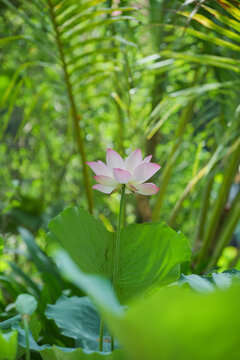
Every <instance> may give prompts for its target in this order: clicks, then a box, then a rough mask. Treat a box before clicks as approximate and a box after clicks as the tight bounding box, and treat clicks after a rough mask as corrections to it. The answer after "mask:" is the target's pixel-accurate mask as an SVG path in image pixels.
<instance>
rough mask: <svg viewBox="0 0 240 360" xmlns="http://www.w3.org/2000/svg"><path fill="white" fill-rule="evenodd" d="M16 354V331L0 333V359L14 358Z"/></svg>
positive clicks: (11, 359) (10, 359) (12, 359)
mask: <svg viewBox="0 0 240 360" xmlns="http://www.w3.org/2000/svg"><path fill="white" fill-rule="evenodd" d="M16 354H17V331H11V332H8V333H5V334H3V333H0V360H15V359H16Z"/></svg>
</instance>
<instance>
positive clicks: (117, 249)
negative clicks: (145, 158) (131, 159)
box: [111, 185, 125, 351]
mask: <svg viewBox="0 0 240 360" xmlns="http://www.w3.org/2000/svg"><path fill="white" fill-rule="evenodd" d="M124 195H125V185H123V187H122V191H121V201H120V209H119V215H118V227H117V237H116V243H115V247H114V254H113V256H114V263H113V276H112V285H113V288H114V289H116V280H117V272H118V265H119V252H120V243H121V228H122V220H123V213H124ZM111 350H112V351H113V350H114V336H113V335H112V336H111Z"/></svg>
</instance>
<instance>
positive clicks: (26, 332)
mask: <svg viewBox="0 0 240 360" xmlns="http://www.w3.org/2000/svg"><path fill="white" fill-rule="evenodd" d="M23 327H24V330H25V338H26V360H30V359H31V357H30V350H29V326H28V315H23Z"/></svg>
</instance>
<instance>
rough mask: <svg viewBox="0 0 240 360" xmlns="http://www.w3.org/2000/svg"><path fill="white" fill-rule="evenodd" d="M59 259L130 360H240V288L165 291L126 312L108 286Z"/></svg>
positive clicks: (67, 260)
mask: <svg viewBox="0 0 240 360" xmlns="http://www.w3.org/2000/svg"><path fill="white" fill-rule="evenodd" d="M56 258H57V261H58V262H59V263H61V269H62V271H63V272H64V273H65V275H66V276H67V277H68V279H70V278H71V279H72V281H73V282H74V283H75V284H78V286H79V287H81V288H82V289H83V290H84V291H86V290H87V289H88V293H89V295H90V296H91V297H92V298H93V299H94V302H95V303H96V305H97V307H98V308H99V310H100V311H101V312H102V314H103V316H104V318H105V320H106V322H107V324H108V326H109V328H110V329H111V330H112V332H113V333H114V335H115V336H116V337H117V338H118V340H119V341H120V343H121V344H122V346H123V348H124V349H125V350H126V351H127V352H128V354H129V356H130V358H132V359H138V360H146V359H148V360H156V359H158V360H172V359H178V360H192V359H196V360H202V359H204V360H225V359H226V358H228V356H229V354H231V360H238V359H239V356H240V343H239V331H240V313H239V300H238V299H239V298H240V287H239V286H237V285H233V286H232V287H230V288H229V289H227V290H219V289H216V290H215V291H214V292H212V293H205V294H199V293H197V292H191V291H188V290H187V289H186V288H184V287H183V288H182V287H180V288H179V287H177V286H174V287H167V288H165V289H161V290H158V291H156V292H155V293H154V294H153V295H151V296H149V297H148V298H146V299H145V300H143V299H139V300H136V301H135V302H133V303H132V304H131V306H130V307H129V309H128V310H127V311H124V310H123V308H121V307H120V305H119V303H118V301H117V299H116V297H115V295H114V292H113V289H112V287H111V284H110V283H108V282H107V281H106V280H103V279H101V278H100V277H97V276H94V275H89V274H84V273H83V272H81V271H80V270H78V268H77V266H76V265H75V264H74V263H73V262H72V261H71V259H70V258H69V256H68V255H67V254H66V253H64V252H63V251H61V252H59V253H58V254H57V255H56Z"/></svg>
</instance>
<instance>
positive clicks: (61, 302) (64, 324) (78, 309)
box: [46, 295, 110, 352]
mask: <svg viewBox="0 0 240 360" xmlns="http://www.w3.org/2000/svg"><path fill="white" fill-rule="evenodd" d="M46 316H47V318H48V319H53V320H54V321H55V323H56V325H57V326H58V327H59V328H60V329H61V330H62V331H61V333H62V334H63V335H65V336H68V337H71V338H73V339H74V340H75V342H76V346H77V347H81V348H84V350H85V351H86V350H98V349H99V329H100V322H101V321H100V317H99V315H98V313H97V311H96V308H95V306H94V305H93V304H92V302H91V301H90V300H89V298H88V297H81V298H79V297H77V296H73V297H70V298H68V297H67V296H64V295H63V296H61V297H60V298H59V299H58V300H57V302H56V304H54V305H48V307H47V310H46ZM105 334H106V333H105ZM106 339H108V340H110V337H109V336H108V338H106ZM103 351H104V352H107V351H108V352H110V341H104V343H103Z"/></svg>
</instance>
